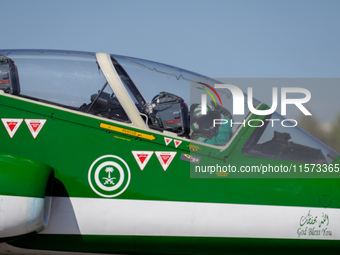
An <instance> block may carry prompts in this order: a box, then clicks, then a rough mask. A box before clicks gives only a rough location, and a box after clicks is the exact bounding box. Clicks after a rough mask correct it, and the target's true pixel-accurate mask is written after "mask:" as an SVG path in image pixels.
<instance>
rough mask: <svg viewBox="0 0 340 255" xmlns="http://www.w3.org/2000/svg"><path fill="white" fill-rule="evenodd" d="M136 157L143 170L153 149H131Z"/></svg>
mask: <svg viewBox="0 0 340 255" xmlns="http://www.w3.org/2000/svg"><path fill="white" fill-rule="evenodd" d="M131 152H132V155H133V157H134V158H135V160H136V162H137V164H138V166H139V168H140V170H143V169H144V168H145V166H146V164H147V163H148V162H149V160H150V158H151V156H152V154H153V151H131Z"/></svg>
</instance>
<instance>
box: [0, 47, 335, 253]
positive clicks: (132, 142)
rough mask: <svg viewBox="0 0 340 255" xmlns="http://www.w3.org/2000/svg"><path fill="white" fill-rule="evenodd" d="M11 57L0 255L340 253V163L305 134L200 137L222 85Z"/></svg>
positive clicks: (90, 63) (156, 71)
mask: <svg viewBox="0 0 340 255" xmlns="http://www.w3.org/2000/svg"><path fill="white" fill-rule="evenodd" d="M1 56H4V57H5V58H4V59H3V60H2V61H3V66H4V67H3V69H0V71H1V70H2V73H5V71H6V69H5V66H6V65H8V74H9V75H8V78H6V77H7V76H6V75H3V77H0V78H2V79H3V80H2V81H1V80H0V89H1V90H0V118H1V121H2V123H0V139H1V145H0V166H1V168H0V169H1V171H0V175H1V178H0V238H1V241H2V242H3V244H1V245H0V251H1V253H6V252H7V251H8V252H14V253H20V254H23V253H25V252H26V253H28V254H30V252H31V254H32V251H31V250H34V251H33V252H36V253H37V250H40V251H41V253H43V251H55V252H58V251H67V252H91V253H109V254H112V253H113V254H162V253H166V254H183V253H186V254H209V253H213V254H227V253H228V252H231V253H233V252H239V253H250V252H253V251H254V250H255V249H261V251H262V252H265V251H266V250H268V252H272V250H273V249H274V248H275V247H280V251H281V250H282V252H285V253H286V252H287V251H288V250H289V251H291V252H294V251H299V249H303V250H304V251H307V250H311V251H313V252H319V251H339V247H340V209H339V208H340V196H339V192H338V190H339V183H340V182H339V180H340V179H339V178H338V176H339V175H340V173H339V164H340V158H339V156H338V154H337V153H336V152H334V151H332V150H331V149H330V148H328V147H327V146H325V145H323V144H321V143H320V142H318V141H316V140H315V139H313V138H311V137H309V135H307V134H305V133H304V132H303V131H301V130H300V129H298V128H297V127H294V128H289V129H284V127H282V126H280V127H279V128H278V129H276V127H272V126H270V125H264V126H261V127H260V126H259V127H255V126H254V124H253V125H242V121H243V120H245V121H249V120H252V119H257V120H265V119H269V118H275V119H277V118H281V117H277V116H278V115H275V114H276V113H275V114H273V115H271V116H257V115H254V114H252V113H249V112H248V113H247V114H246V115H245V116H243V117H242V118H241V117H237V116H233V120H234V121H235V122H238V123H239V125H237V126H234V127H231V132H232V135H231V137H230V139H229V140H228V141H227V143H225V144H220V145H217V144H215V145H214V144H208V143H203V142H200V141H197V140H195V139H193V136H192V130H190V126H191V124H192V123H190V120H189V119H187V120H185V119H184V118H186V117H187V118H189V112H188V110H186V109H185V107H186V105H188V108H190V106H191V105H193V104H195V103H197V104H199V103H200V100H201V94H202V93H204V92H203V91H202V90H201V89H197V88H198V87H203V88H205V89H207V90H208V88H209V87H210V86H211V87H213V86H214V84H216V81H214V80H212V79H209V78H206V77H204V76H200V75H197V74H194V73H190V72H187V71H184V70H181V69H178V68H173V67H170V66H166V65H161V64H158V63H154V62H149V61H144V60H138V59H133V58H127V57H122V56H114V55H108V54H103V53H97V54H94V53H82V52H62V51H6V50H3V51H0V57H1ZM8 59H9V60H8ZM6 61H7V62H6ZM11 61H12V62H11ZM0 63H1V62H0ZM0 73H1V72H0ZM207 85H208V86H207ZM163 91H165V92H167V93H169V94H162V93H160V94H159V95H158V96H157V94H158V93H159V92H163ZM170 93H171V94H170ZM195 93H196V94H195ZM217 93H219V96H221V103H223V107H225V108H228V107H229V106H228V100H229V101H230V100H231V99H230V98H229V97H228V96H226V95H225V94H223V93H222V92H220V91H217ZM174 95H176V96H177V97H175V99H174ZM212 95H213V93H212ZM154 96H156V97H154ZM164 98H165V99H166V100H165V99H164ZM162 100H163V101H162ZM162 102H163V103H164V104H163V105H162V104H161V103H162ZM169 102H170V103H169ZM215 103H216V104H219V101H218V100H216V102H215ZM230 104H231V103H230ZM176 107H177V108H176ZM256 107H257V109H267V106H265V105H263V104H260V103H258V104H257V105H256ZM168 109H171V111H168ZM166 110H167V112H166ZM165 118H168V119H165ZM191 118H192V117H191ZM240 118H241V119H240ZM240 123H241V124H240ZM269 123H270V122H269ZM281 129H284V132H281ZM284 133H289V135H290V138H291V139H292V141H293V143H292V142H291V141H289V142H288V140H289V139H288V138H287V139H286V138H284V137H285V135H283V134H284ZM267 134H269V135H268V137H267V136H266V135H267ZM273 135H274V137H273ZM259 148H260V149H259ZM299 159H300V160H299ZM311 166H313V167H315V169H313V173H311V171H309V172H307V171H305V170H306V168H308V167H311ZM228 167H229V171H228ZM231 167H232V168H233V169H236V171H230V169H231ZM264 167H267V168H264ZM271 167H272V169H274V168H275V167H277V169H278V167H281V169H284V170H285V169H288V170H289V171H272V173H268V174H264V171H263V170H264V169H266V171H267V172H268V169H269V170H270V169H271ZM318 167H320V171H317V170H318V169H317V168H318ZM330 168H332V171H329V170H330ZM241 169H243V170H247V171H243V172H242V171H241ZM252 169H258V170H259V172H255V171H251V170H252ZM323 169H327V170H328V172H327V173H326V171H323ZM260 170H261V171H260ZM5 243H6V244H5ZM1 248H2V250H1ZM47 254H49V253H47Z"/></svg>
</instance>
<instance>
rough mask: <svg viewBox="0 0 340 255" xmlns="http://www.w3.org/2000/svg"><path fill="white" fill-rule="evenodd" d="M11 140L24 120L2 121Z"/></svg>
mask: <svg viewBox="0 0 340 255" xmlns="http://www.w3.org/2000/svg"><path fill="white" fill-rule="evenodd" d="M1 121H2V123H3V124H4V126H5V128H6V130H7V133H8V134H9V136H10V137H11V138H13V136H14V135H15V133H16V132H17V130H18V128H19V127H20V125H21V122H22V121H23V119H1Z"/></svg>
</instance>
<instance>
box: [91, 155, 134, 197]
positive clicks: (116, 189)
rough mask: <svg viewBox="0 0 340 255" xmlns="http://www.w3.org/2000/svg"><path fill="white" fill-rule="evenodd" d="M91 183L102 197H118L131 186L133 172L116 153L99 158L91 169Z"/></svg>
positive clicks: (93, 188)
mask: <svg viewBox="0 0 340 255" xmlns="http://www.w3.org/2000/svg"><path fill="white" fill-rule="evenodd" d="M88 179H89V184H90V186H91V188H92V190H93V191H94V192H95V193H97V194H98V195H100V196H102V197H116V196H119V195H120V194H122V193H123V192H124V191H125V190H126V188H127V187H128V186H129V183H130V179H131V174H130V168H129V166H128V165H127V164H126V162H125V161H124V160H123V159H122V158H120V157H118V156H114V155H105V156H102V157H99V158H97V159H96V160H95V161H94V162H93V163H92V165H91V166H90V169H89V174H88Z"/></svg>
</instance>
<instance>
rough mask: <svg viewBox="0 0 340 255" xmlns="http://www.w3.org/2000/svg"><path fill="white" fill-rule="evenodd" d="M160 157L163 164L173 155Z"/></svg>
mask: <svg viewBox="0 0 340 255" xmlns="http://www.w3.org/2000/svg"><path fill="white" fill-rule="evenodd" d="M160 157H161V159H162V161H163V164H166V163H167V162H168V160H169V159H170V157H171V156H170V155H160Z"/></svg>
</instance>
